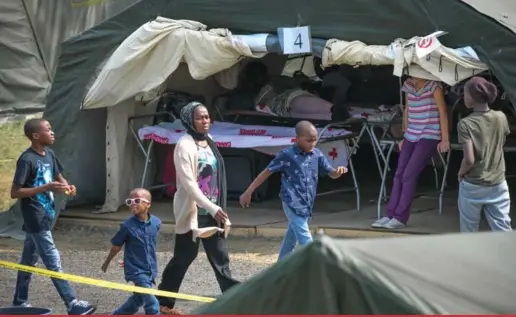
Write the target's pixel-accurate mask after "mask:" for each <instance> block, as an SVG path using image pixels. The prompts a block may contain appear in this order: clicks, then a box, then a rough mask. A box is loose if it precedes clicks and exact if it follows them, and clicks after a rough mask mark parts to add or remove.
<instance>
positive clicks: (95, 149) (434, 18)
mask: <svg viewBox="0 0 516 317" xmlns="http://www.w3.org/2000/svg"><path fill="white" fill-rule="evenodd" d="M468 1H471V0H467V1H466V0H465V1H461V0H452V1H446V2H441V1H439V2H438V1H437V0H435V1H424V2H421V1H417V0H412V1H403V2H399V1H394V0H392V1H385V0H351V1H340V2H337V3H336V2H334V1H329V0H321V1H319V2H317V3H316V4H315V3H313V2H310V3H309V2H308V1H306V0H303V1H299V0H296V1H294V0H287V1H283V2H282V3H281V6H279V5H278V4H277V2H275V1H272V0H261V1H256V0H243V1H240V2H239V5H238V6H235V5H234V2H232V1H229V0H219V1H206V0H189V1H168V0H143V1H139V2H137V3H135V4H133V5H131V6H130V7H128V8H126V9H125V10H123V11H122V12H120V13H119V14H117V15H115V16H113V17H111V18H109V19H107V20H105V21H103V22H102V23H100V24H98V25H96V26H94V27H93V28H91V29H89V30H86V31H84V32H82V33H81V34H79V35H77V36H75V37H72V38H70V39H68V40H67V41H65V42H64V43H63V44H62V46H61V54H60V57H59V61H58V66H57V71H56V73H55V76H54V81H53V85H52V88H51V91H50V93H49V95H48V98H47V99H48V102H47V107H46V109H45V113H44V116H45V117H46V118H47V119H49V121H50V122H51V123H52V125H53V127H54V129H55V131H56V139H57V140H56V143H55V151H56V153H57V155H59V157H60V158H61V160H62V161H63V163H64V165H65V166H66V168H67V170H66V171H65V175H66V176H67V177H68V178H69V179H70V180H71V181H72V182H73V183H75V184H76V185H77V188H78V195H77V196H76V199H75V200H74V201H73V202H74V203H86V202H89V203H91V202H95V203H99V202H102V201H103V200H104V198H105V193H106V187H108V188H109V189H111V187H110V186H112V185H110V184H109V182H108V183H107V182H106V179H107V178H108V177H109V175H110V172H109V171H107V172H106V164H107V163H106V160H109V159H110V158H111V160H112V159H113V156H111V157H110V156H109V155H108V154H107V153H106V151H107V150H106V131H107V130H109V124H108V125H106V122H107V118H108V111H107V110H106V109H105V108H102V109H94V110H88V111H81V110H80V107H81V103H82V101H83V99H84V97H85V94H86V92H87V91H88V88H89V85H91V83H92V80H93V79H94V77H95V75H96V72H97V71H98V68H99V66H100V65H101V64H102V63H103V62H105V61H106V60H107V59H108V57H109V56H110V54H112V53H113V51H114V50H115V49H116V48H117V47H118V46H119V45H120V44H121V43H122V42H123V41H124V40H125V39H126V38H127V37H128V36H129V35H131V34H132V33H133V32H134V31H135V30H136V29H138V28H139V27H140V26H142V25H143V24H145V23H146V22H148V21H151V20H154V19H155V18H156V17H157V16H162V17H165V18H170V19H176V20H177V19H189V20H194V21H199V22H201V23H203V24H205V25H207V26H208V28H210V29H211V28H227V29H229V30H231V31H232V32H233V33H236V34H249V33H270V34H275V33H276V31H277V28H278V27H288V26H295V25H297V24H298V23H299V24H301V25H310V26H311V34H312V37H313V38H319V39H330V38H336V39H340V40H345V41H355V40H359V41H362V42H364V43H367V44H369V45H376V44H381V45H389V44H390V43H391V42H392V40H393V39H395V38H405V39H409V38H412V37H413V36H421V35H426V34H430V33H432V32H434V31H436V30H442V31H446V32H448V34H447V35H446V36H444V37H442V38H440V40H441V41H442V43H443V44H444V45H445V46H447V47H452V48H458V47H466V46H471V47H473V49H474V50H475V52H476V53H477V54H478V55H479V57H480V59H481V60H482V61H483V62H484V63H485V64H487V65H488V67H489V69H490V70H491V71H492V72H493V73H494V74H495V75H496V76H497V78H498V79H499V80H500V81H501V83H502V84H503V86H504V87H505V89H506V90H507V92H508V95H509V96H510V97H511V98H512V100H514V99H515V98H514V97H515V96H516V93H515V92H516V63H515V61H516V57H515V56H516V46H514V45H512V44H511V43H514V40H515V39H516V35H515V34H514V33H513V31H511V30H510V29H509V28H507V27H505V26H504V24H502V23H500V22H498V21H497V20H498V19H503V17H502V16H503V15H509V16H511V14H512V13H513V12H515V10H514V5H513V4H511V3H510V2H500V3H503V4H498V2H497V6H496V7H497V8H498V9H497V10H495V11H496V12H494V11H493V10H494V9H493V7H490V10H491V11H489V12H488V13H489V14H491V15H492V16H493V17H494V18H492V17H490V16H488V15H485V14H482V13H481V12H479V11H477V10H476V9H475V8H474V7H472V6H470V5H469V4H468ZM457 17H460V19H457ZM511 18H512V17H511ZM472 30H475V31H474V32H472ZM100 126H106V129H98V128H97V127H100ZM120 149H121V151H122V150H123V149H124V147H123V146H122V145H120ZM116 155H118V156H120V155H121V154H120V153H118V154H116ZM124 155H126V156H128V157H132V156H138V155H139V153H132V152H131V153H126V154H124ZM84 171H87V173H85V172H84ZM129 171H132V170H130V168H129V167H128V169H127V172H129ZM121 175H124V174H121ZM132 185H136V184H132Z"/></svg>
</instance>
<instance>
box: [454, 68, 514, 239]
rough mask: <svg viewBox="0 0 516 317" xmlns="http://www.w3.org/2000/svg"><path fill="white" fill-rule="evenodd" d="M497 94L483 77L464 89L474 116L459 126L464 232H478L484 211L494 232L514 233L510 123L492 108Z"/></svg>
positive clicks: (465, 100)
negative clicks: (507, 155) (507, 151)
mask: <svg viewBox="0 0 516 317" xmlns="http://www.w3.org/2000/svg"><path fill="white" fill-rule="evenodd" d="M497 94H498V91H497V89H496V86H495V85H493V84H492V83H490V82H488V81H487V80H485V79H484V78H482V77H473V78H471V79H470V80H469V81H468V82H467V83H466V85H465V86H464V102H465V104H466V107H468V108H472V109H473V113H471V114H470V115H469V116H467V117H465V118H463V119H462V120H460V121H459V124H458V126H457V129H458V133H459V143H461V144H462V146H463V149H464V158H463V160H462V163H461V167H460V170H459V182H460V188H459V201H458V206H459V212H460V231H461V232H475V231H478V226H479V223H480V216H481V212H482V210H484V212H485V215H486V219H487V221H488V222H489V226H490V227H491V230H493V231H512V227H511V218H510V216H509V212H510V207H511V198H510V195H509V187H508V186H507V182H506V180H505V159H504V152H503V146H504V144H505V139H506V137H507V135H508V134H509V132H510V130H509V123H508V122H507V117H506V116H505V114H504V113H503V112H501V111H496V110H492V109H490V108H489V106H488V104H489V103H492V102H493V101H494V100H495V98H496V96H497Z"/></svg>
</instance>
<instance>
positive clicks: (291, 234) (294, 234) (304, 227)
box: [278, 203, 312, 261]
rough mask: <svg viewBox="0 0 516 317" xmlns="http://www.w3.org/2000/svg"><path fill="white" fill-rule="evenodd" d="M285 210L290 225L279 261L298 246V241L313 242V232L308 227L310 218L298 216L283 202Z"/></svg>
mask: <svg viewBox="0 0 516 317" xmlns="http://www.w3.org/2000/svg"><path fill="white" fill-rule="evenodd" d="M283 211H284V212H285V215H286V216H287V220H288V226H287V232H286V234H285V238H284V239H283V244H282V245H281V249H280V252H279V256H278V261H279V260H281V259H282V258H283V257H285V256H286V255H288V254H289V253H291V252H292V251H293V250H294V248H295V247H296V243H299V245H306V244H309V243H310V242H312V233H311V232H310V229H309V228H308V220H309V219H310V218H307V217H301V216H298V215H297V214H296V213H295V212H294V210H292V209H291V208H290V207H289V206H287V205H286V204H285V203H283Z"/></svg>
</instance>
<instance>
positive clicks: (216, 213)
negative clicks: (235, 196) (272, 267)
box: [158, 102, 238, 314]
mask: <svg viewBox="0 0 516 317" xmlns="http://www.w3.org/2000/svg"><path fill="white" fill-rule="evenodd" d="M180 119H181V122H182V124H183V126H184V127H185V129H186V132H187V133H186V134H185V135H184V136H183V137H181V138H180V139H179V141H178V143H177V144H176V147H175V150H174V165H175V168H176V186H177V192H176V193H175V196H174V217H175V220H176V227H175V245H174V255H173V257H172V259H171V260H170V262H169V263H168V264H167V266H166V267H165V270H164V271H163V275H162V278H161V283H160V284H159V285H158V289H160V290H164V291H170V292H178V291H179V287H180V285H181V283H182V281H183V278H184V276H185V274H186V271H187V270H188V267H189V266H190V264H191V263H192V262H193V261H194V260H195V258H196V257H197V253H198V250H199V241H202V244H203V246H204V250H205V251H206V255H207V257H208V261H209V262H210V265H211V267H212V268H213V270H214V272H215V276H216V278H217V281H218V283H219V286H220V289H221V291H222V292H225V291H226V290H228V289H229V288H230V287H232V286H233V285H235V284H237V283H238V281H236V280H234V279H233V278H232V277H231V271H230V269H229V256H228V247H227V242H226V237H225V234H224V232H223V231H224V230H223V229H222V228H224V227H225V226H224V224H226V225H227V224H229V219H228V216H227V214H226V212H225V209H226V173H225V168H224V160H223V158H222V155H221V154H220V152H219V150H218V149H217V146H216V144H215V142H213V140H212V139H211V138H210V136H209V135H208V130H209V128H210V123H211V122H210V115H209V113H208V110H207V109H206V107H205V106H204V105H202V104H201V103H199V102H191V103H189V104H188V105H186V106H185V107H184V108H183V109H182V110H181V114H180ZM158 300H159V302H160V306H161V311H162V313H164V314H178V311H176V310H174V305H175V300H174V299H172V298H165V297H159V296H158Z"/></svg>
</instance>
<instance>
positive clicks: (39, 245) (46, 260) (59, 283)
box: [13, 231, 76, 308]
mask: <svg viewBox="0 0 516 317" xmlns="http://www.w3.org/2000/svg"><path fill="white" fill-rule="evenodd" d="M38 257H40V258H41V260H42V261H43V264H45V267H46V268H47V270H50V271H54V272H62V271H63V270H62V269H61V257H60V256H59V251H57V249H56V246H55V244H54V239H53V238H52V232H50V231H41V232H36V233H27V234H26V237H25V242H24V244H23V251H22V256H21V260H20V264H23V265H28V266H36V264H37V263H38ZM31 277H32V274H31V273H26V272H22V271H18V278H17V279H16V290H15V292H14V299H13V304H14V305H21V304H24V303H26V302H27V301H28V298H29V284H30V280H31ZM52 283H54V286H55V288H56V289H57V292H58V293H59V296H61V298H62V299H63V301H64V302H65V305H66V307H68V308H70V304H71V303H72V302H73V301H75V299H76V295H75V292H74V290H73V289H72V287H71V286H70V284H69V283H68V282H67V281H65V280H61V279H56V278H52Z"/></svg>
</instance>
